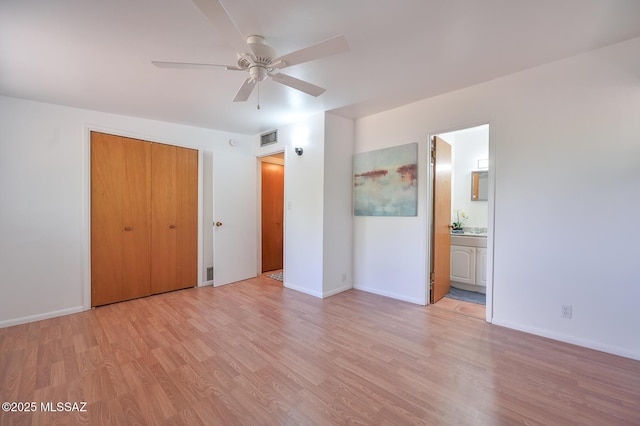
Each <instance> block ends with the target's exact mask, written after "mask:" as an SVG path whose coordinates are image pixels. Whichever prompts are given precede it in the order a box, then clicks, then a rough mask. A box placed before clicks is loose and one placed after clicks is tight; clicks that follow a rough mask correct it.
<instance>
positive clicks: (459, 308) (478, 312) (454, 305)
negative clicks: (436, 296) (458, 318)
mask: <svg viewBox="0 0 640 426" xmlns="http://www.w3.org/2000/svg"><path fill="white" fill-rule="evenodd" d="M433 307H434V308H438V309H446V310H448V311H451V312H457V313H459V314H462V315H466V316H468V317H473V318H477V319H480V320H483V321H485V319H486V318H487V314H486V312H487V310H486V307H485V306H484V305H478V304H477V303H470V302H464V301H462V300H456V299H450V298H448V297H443V298H442V299H440V300H439V301H438V302H436V303H435V304H434V305H433Z"/></svg>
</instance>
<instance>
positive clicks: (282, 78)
mask: <svg viewBox="0 0 640 426" xmlns="http://www.w3.org/2000/svg"><path fill="white" fill-rule="evenodd" d="M269 76H271V78H272V79H273V81H275V82H278V83H280V84H284V85H285V86H289V87H291V88H293V89H296V90H299V91H301V92H304V93H306V94H307V95H311V96H316V97H317V96H320V95H322V94H323V93H324V92H325V89H323V88H322V87H319V86H316V85H315V84H311V83H309V82H306V81H303V80H300V79H297V78H295V77H291V76H290V75H286V74H280V73H278V74H269Z"/></svg>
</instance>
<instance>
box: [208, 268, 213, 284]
mask: <svg viewBox="0 0 640 426" xmlns="http://www.w3.org/2000/svg"><path fill="white" fill-rule="evenodd" d="M212 280H213V267H209V268H207V281H212Z"/></svg>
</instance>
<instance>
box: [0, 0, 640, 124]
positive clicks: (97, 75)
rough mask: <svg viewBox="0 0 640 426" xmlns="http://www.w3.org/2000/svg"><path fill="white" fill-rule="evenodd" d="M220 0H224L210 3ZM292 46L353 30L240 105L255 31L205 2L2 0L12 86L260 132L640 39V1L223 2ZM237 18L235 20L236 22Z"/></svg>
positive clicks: (2, 52)
mask: <svg viewBox="0 0 640 426" xmlns="http://www.w3.org/2000/svg"><path fill="white" fill-rule="evenodd" d="M210 1H212V2H213V1H215V0H210ZM221 3H222V5H223V6H224V8H225V9H226V10H227V12H228V14H229V16H230V17H231V18H232V19H233V22H234V23H235V25H236V26H237V27H238V28H239V29H240V31H241V32H242V33H243V34H245V35H250V34H260V35H263V36H265V37H266V39H267V41H268V43H269V44H270V45H271V46H272V47H274V48H275V49H276V51H277V53H278V54H279V55H282V54H285V53H288V52H291V51H294V50H297V49H300V48H303V47H305V46H307V45H310V44H313V43H316V42H319V41H322V40H325V39H328V38H330V37H333V36H335V35H339V34H344V35H345V36H346V38H347V40H348V42H349V44H350V47H351V49H350V51H349V52H347V53H342V54H339V55H335V56H331V57H328V58H324V59H319V60H316V61H312V62H308V63H305V64H301V65H296V66H292V67H290V68H287V69H285V70H283V72H285V73H286V74H290V75H292V76H294V77H297V78H301V79H304V80H307V81H309V82H311V83H314V84H316V85H319V86H322V87H324V88H326V89H327V91H326V92H325V93H324V94H323V95H321V96H319V97H318V98H313V97H311V96H309V95H306V94H304V93H301V92H298V91H296V90H294V89H291V88H289V87H286V86H283V85H280V84H277V83H275V82H273V81H271V80H269V79H267V80H266V81H264V82H262V83H260V90H259V92H260V93H259V95H260V101H259V102H260V105H261V109H260V110H257V108H256V105H257V103H258V91H257V90H255V91H254V93H253V94H252V95H251V97H250V98H249V101H248V102H245V103H234V102H232V99H233V97H234V96H235V93H236V91H237V89H238V88H239V87H240V85H241V84H242V82H243V81H244V79H245V78H246V75H245V74H244V72H237V71H236V72H234V71H227V70H225V69H224V68H214V69H211V70H176V69H160V68H156V67H155V66H153V65H152V64H151V61H152V60H158V61H178V62H207V63H216V64H234V63H235V52H236V48H235V46H238V43H237V42H238V40H240V45H242V39H241V38H240V35H239V34H238V32H237V31H235V30H234V29H233V26H232V25H230V23H229V22H228V21H226V22H225V20H226V19H227V18H226V17H224V16H223V17H221V25H220V26H214V25H212V24H211V22H210V21H209V20H208V19H207V18H206V17H205V16H204V15H203V14H202V13H201V11H200V9H198V7H196V6H195V4H194V3H192V1H191V0H135V1H131V0H0V94H2V95H5V96H12V97H19V98H26V99H33V100H38V101H44V102H51V103H56V104H61V105H68V106H74V107H80V108H87V109H95V110H99V111H106V112H112V113H117V114H124V115H129V116H136V117H144V118H151V119H156V120H162V121H169V122H176V123H183V124H189V125H195V126H200V127H206V128H213V129H218V130H224V131H231V132H238V133H244V134H256V133H259V132H261V131H265V130H269V129H273V128H277V127H278V126H279V125H282V124H285V123H290V122H293V121H296V120H297V119H298V118H300V117H302V116H306V115H309V114H314V113H317V112H320V111H327V110H336V111H337V113H339V114H341V115H344V116H347V117H351V118H358V117H362V116H366V115H369V114H372V113H376V112H379V111H383V110H386V109H389V108H392V107H395V106H399V105H403V104H406V103H409V102H412V101H416V100H419V99H423V98H427V97H430V96H434V95H438V94H441V93H445V92H448V91H451V90H455V89H460V88H463V87H467V86H470V85H473V84H477V83H480V82H483V81H487V80H491V79H494V78H497V77H500V76H503V75H507V74H510V73H513V72H516V71H519V70H523V69H526V68H530V67H533V66H536V65H540V64H544V63H548V62H551V61H554V60H557V59H561V58H564V57H568V56H572V55H575V54H578V53H581V52H585V51H588V50H592V49H595V48H598V47H602V46H606V45H609V44H613V43H616V42H619V41H623V40H627V39H630V38H634V37H638V36H640V1H638V0H533V1H532V0H322V1H319V0H235V1H234V0H221ZM225 23H226V24H227V25H222V24H225Z"/></svg>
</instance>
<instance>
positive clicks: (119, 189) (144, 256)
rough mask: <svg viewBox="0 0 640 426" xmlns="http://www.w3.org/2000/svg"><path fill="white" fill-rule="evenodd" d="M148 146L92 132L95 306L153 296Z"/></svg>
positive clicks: (93, 295)
mask: <svg viewBox="0 0 640 426" xmlns="http://www.w3.org/2000/svg"><path fill="white" fill-rule="evenodd" d="M150 148H151V146H150V144H149V143H146V142H143V141H139V140H135V139H128V138H122V137H120V136H114V135H106V134H103V133H97V132H92V133H91V305H92V306H99V305H104V304H108V303H114V302H119V301H122V300H128V299H133V298H136V297H141V296H146V295H148V294H149V291H150V258H149V246H150V235H149V231H150V223H149V215H148V211H149V206H150V171H151V150H150Z"/></svg>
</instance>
